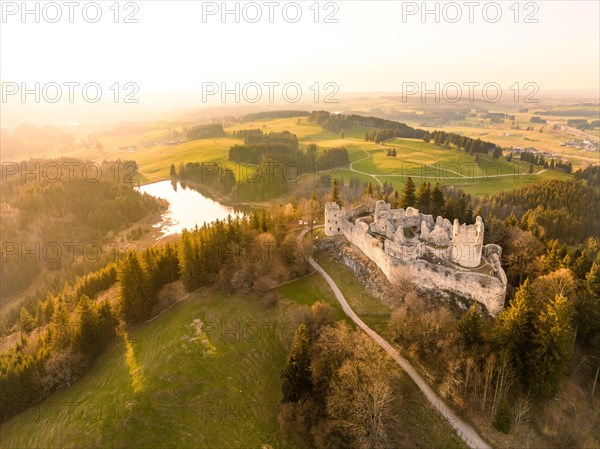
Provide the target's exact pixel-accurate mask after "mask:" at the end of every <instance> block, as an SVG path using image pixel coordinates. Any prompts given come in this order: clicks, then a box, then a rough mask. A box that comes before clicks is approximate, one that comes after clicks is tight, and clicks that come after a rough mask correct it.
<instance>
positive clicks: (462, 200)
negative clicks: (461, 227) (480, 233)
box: [456, 192, 467, 223]
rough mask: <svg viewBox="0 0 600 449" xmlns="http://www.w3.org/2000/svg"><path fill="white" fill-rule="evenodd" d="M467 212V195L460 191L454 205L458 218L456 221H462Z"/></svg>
mask: <svg viewBox="0 0 600 449" xmlns="http://www.w3.org/2000/svg"><path fill="white" fill-rule="evenodd" d="M466 213H467V196H466V195H465V193H464V192H463V193H461V195H460V197H459V198H458V205H457V206H456V218H458V221H460V222H461V223H464V222H465V221H466V220H465V215H466Z"/></svg>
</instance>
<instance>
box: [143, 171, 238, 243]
mask: <svg viewBox="0 0 600 449" xmlns="http://www.w3.org/2000/svg"><path fill="white" fill-rule="evenodd" d="M138 190H139V191H140V192H143V193H147V194H148V195H152V196H155V197H157V198H161V199H164V200H167V201H168V202H169V208H168V210H167V211H165V212H164V213H163V214H162V220H161V221H160V223H157V224H156V225H155V227H157V228H160V229H161V232H162V234H163V236H166V235H170V234H179V233H181V232H182V231H183V230H184V229H193V228H194V227H195V226H196V225H197V226H198V227H201V226H202V225H203V224H205V223H211V222H213V221H215V220H223V219H226V218H227V216H228V215H232V216H233V215H242V214H243V213H242V211H241V210H239V209H237V208H233V207H230V206H225V205H223V204H221V203H219V202H218V201H215V200H213V199H211V198H208V197H206V196H204V195H202V194H201V193H200V192H198V191H197V190H194V189H192V188H189V187H186V186H182V185H181V183H179V182H177V183H174V182H171V181H160V182H155V183H152V184H146V185H144V186H140V187H138Z"/></svg>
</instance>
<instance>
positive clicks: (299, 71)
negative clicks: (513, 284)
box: [0, 1, 600, 92]
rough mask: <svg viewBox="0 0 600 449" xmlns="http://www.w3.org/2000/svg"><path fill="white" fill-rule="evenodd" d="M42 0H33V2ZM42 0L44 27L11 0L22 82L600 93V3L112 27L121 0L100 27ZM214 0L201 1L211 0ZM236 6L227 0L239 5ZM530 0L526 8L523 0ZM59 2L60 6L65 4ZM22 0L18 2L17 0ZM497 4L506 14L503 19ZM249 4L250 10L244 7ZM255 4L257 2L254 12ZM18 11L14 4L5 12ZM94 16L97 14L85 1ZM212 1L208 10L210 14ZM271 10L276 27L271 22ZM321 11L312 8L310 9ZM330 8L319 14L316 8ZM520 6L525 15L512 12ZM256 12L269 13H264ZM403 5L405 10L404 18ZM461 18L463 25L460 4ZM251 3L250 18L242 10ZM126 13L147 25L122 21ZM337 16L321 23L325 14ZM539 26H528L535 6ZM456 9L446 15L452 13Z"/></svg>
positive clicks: (387, 9)
mask: <svg viewBox="0 0 600 449" xmlns="http://www.w3.org/2000/svg"><path fill="white" fill-rule="evenodd" d="M36 3H39V2H28V5H29V7H30V8H31V9H34V8H35V4H36ZM44 3H45V2H41V3H40V5H41V6H40V23H35V20H36V17H35V15H33V14H29V15H27V16H26V17H25V19H26V23H22V17H21V15H20V13H21V11H18V12H17V13H16V14H14V15H13V14H12V12H13V10H14V7H18V8H20V5H21V1H19V2H6V1H3V2H2V4H3V17H2V21H3V23H1V36H0V37H1V39H0V42H1V44H0V55H1V56H0V57H1V60H0V78H1V79H2V81H17V82H23V81H25V82H36V81H37V82H40V83H48V82H57V83H64V82H71V81H73V82H90V81H93V82H98V83H101V84H102V85H103V86H104V85H107V86H108V85H112V84H113V83H114V82H120V83H125V82H134V83H136V84H138V85H139V86H140V90H141V91H145V92H150V91H162V92H165V91H173V90H178V91H183V90H195V91H199V90H201V86H202V83H203V82H217V83H221V82H227V83H233V82H235V81H239V82H241V83H247V82H257V83H259V84H262V83H264V82H270V81H274V82H282V83H283V82H290V81H293V82H297V83H299V84H301V85H302V86H303V87H304V86H306V88H308V86H310V85H312V84H313V83H315V82H319V83H322V84H323V83H326V82H334V83H336V84H337V85H339V87H340V89H341V90H342V91H346V92H357V91H398V90H400V89H401V88H402V83H403V82H417V83H421V82H426V83H434V82H436V81H438V82H441V83H445V82H448V81H455V82H458V83H463V82H468V81H478V82H482V83H485V82H490V81H495V82H497V83H499V84H500V85H501V86H503V88H506V89H508V87H509V86H511V85H512V84H513V83H515V82H519V83H521V84H523V83H526V82H535V83H537V84H538V85H539V86H540V89H542V90H543V89H584V88H585V89H590V88H591V89H597V88H598V84H599V82H598V79H599V77H600V72H599V56H598V55H599V54H600V42H599V41H600V35H599V33H600V31H599V15H600V11H599V3H600V2H598V1H581V2H576V1H537V2H520V3H519V4H518V8H515V7H514V6H512V9H511V5H513V4H514V2H513V1H500V2H497V3H496V4H493V5H490V3H493V2H485V1H480V2H474V3H478V5H476V6H474V7H473V8H474V10H473V11H474V14H473V22H474V23H469V17H468V16H469V6H468V4H467V3H468V2H454V3H453V2H450V3H452V4H450V5H448V3H449V2H427V8H429V9H432V10H433V9H434V8H436V4H437V5H438V6H437V7H438V8H439V11H440V18H439V20H440V23H436V22H435V20H436V17H435V15H434V14H429V15H428V16H426V17H425V19H426V20H425V23H423V20H422V17H421V16H420V13H419V12H420V11H418V12H417V13H416V14H412V15H409V13H410V12H413V11H414V9H415V8H419V9H421V7H422V2H401V1H396V2H394V1H387V2H374V1H339V2H329V3H330V4H327V3H328V2H320V4H318V5H317V7H315V6H314V4H315V2H313V1H307V2H298V4H299V5H300V10H301V12H302V17H301V18H300V19H299V20H298V22H296V23H290V22H289V21H286V20H285V19H284V16H283V7H284V6H286V8H287V9H286V17H288V19H290V20H291V19H293V18H294V16H295V14H296V11H297V8H296V6H295V5H289V3H291V2H274V3H279V5H274V6H272V7H271V6H269V4H268V2H255V3H253V4H252V5H249V6H246V3H247V2H241V3H239V8H240V23H235V16H234V15H233V14H230V15H228V16H226V20H227V21H226V23H222V18H221V16H220V14H218V13H217V14H214V15H208V13H209V12H211V10H213V9H214V8H219V9H220V8H221V6H222V3H221V2H195V1H184V2H173V1H169V2H165V1H139V2H131V3H132V4H131V5H126V2H120V5H119V10H120V15H119V23H116V24H115V23H114V8H113V9H109V8H110V7H111V5H113V4H114V2H113V1H104V2H99V4H100V8H101V11H102V17H101V18H100V19H99V21H98V22H97V23H89V22H87V21H86V20H84V18H83V12H82V8H83V6H84V5H86V4H88V3H90V2H78V3H79V6H76V7H75V9H74V15H73V20H74V23H69V17H68V15H69V9H68V7H67V6H64V2H57V3H56V4H58V5H59V6H61V5H62V6H61V8H60V10H61V13H62V17H61V19H60V20H59V21H58V22H57V23H48V22H47V21H46V20H45V19H50V20H54V17H55V15H56V11H57V9H56V8H55V6H47V7H46V10H45V11H43V10H42V8H43V7H44ZM203 3H204V4H203ZM236 3H237V2H228V3H227V6H228V7H229V8H231V9H233V8H235V4H236ZM527 3H529V4H527ZM56 4H55V5H56ZM15 5H16V6H15ZM497 5H499V6H500V11H501V13H502V16H501V18H500V19H499V20H498V21H497V22H496V23H491V22H490V21H489V20H485V17H484V12H483V8H484V7H486V17H487V18H488V19H490V20H493V19H494V17H495V16H496V14H497ZM244 6H246V9H245V10H244V9H243V8H244ZM257 6H258V8H257ZM7 8H8V9H7ZM87 8H88V9H86V17H87V18H89V19H94V16H95V9H94V7H93V5H92V6H88V7H87ZM203 8H204V10H205V12H206V13H207V14H206V15H205V16H204V19H205V20H204V21H203ZM270 8H273V11H274V15H273V20H274V23H269V17H268V16H269V10H270ZM311 8H312V9H311ZM316 9H318V10H319V12H320V15H319V23H314V14H315V10H316ZM516 9H518V10H519V17H518V23H515V21H514V20H515V10H516ZM258 10H260V11H261V14H262V18H261V19H260V20H259V21H258V22H257V23H248V22H247V21H246V20H244V18H248V19H250V20H252V19H254V17H255V15H256V12H257V11H258ZM403 10H404V12H405V13H406V15H405V16H404V17H403ZM458 11H460V12H461V14H462V16H461V18H460V19H459V20H458V22H457V23H449V22H448V20H456V19H455V17H456V13H457V12H458ZM244 12H245V14H244ZM128 13H134V14H133V16H132V18H134V19H137V20H138V21H139V22H138V23H122V22H123V20H124V18H125V16H126V15H127V14H128ZM328 14H332V16H331V17H330V19H337V21H338V23H323V22H324V20H325V16H327V15H328ZM528 15H529V18H530V19H535V20H537V21H538V23H524V22H525V18H526V16H528ZM446 19H448V20H446Z"/></svg>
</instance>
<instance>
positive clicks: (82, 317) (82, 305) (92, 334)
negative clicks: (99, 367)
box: [73, 295, 102, 358]
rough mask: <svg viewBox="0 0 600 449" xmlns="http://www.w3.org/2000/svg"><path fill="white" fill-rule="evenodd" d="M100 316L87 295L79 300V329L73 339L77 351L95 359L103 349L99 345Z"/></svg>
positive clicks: (77, 328)
mask: <svg viewBox="0 0 600 449" xmlns="http://www.w3.org/2000/svg"><path fill="white" fill-rule="evenodd" d="M97 337H98V315H97V313H96V309H95V307H94V304H93V303H92V301H91V300H90V298H89V297H88V296H86V295H82V296H81V297H80V298H79V304H78V305H77V327H76V330H75V335H74V338H73V340H74V341H73V346H74V348H75V350H76V351H78V352H80V353H81V354H82V355H84V356H88V357H91V358H93V357H94V356H96V354H98V353H99V352H100V350H101V349H102V347H100V346H99V345H98V338H97Z"/></svg>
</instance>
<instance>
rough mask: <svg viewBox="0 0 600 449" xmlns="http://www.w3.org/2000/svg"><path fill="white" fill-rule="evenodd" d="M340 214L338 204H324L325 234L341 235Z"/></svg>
mask: <svg viewBox="0 0 600 449" xmlns="http://www.w3.org/2000/svg"><path fill="white" fill-rule="evenodd" d="M341 212H342V211H341V209H340V205H339V204H338V203H327V204H325V234H327V235H329V236H332V235H338V234H341V233H342V230H341V226H342V220H341V218H342V217H341Z"/></svg>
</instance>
